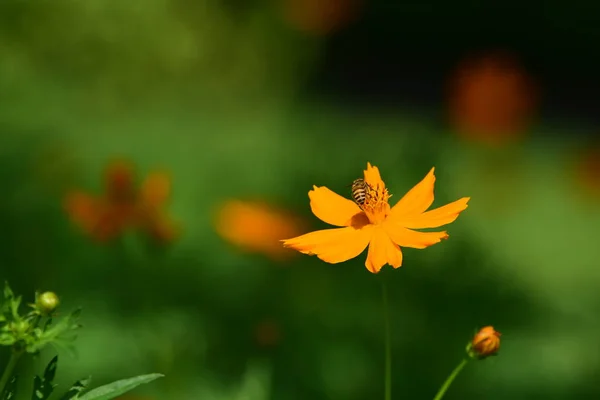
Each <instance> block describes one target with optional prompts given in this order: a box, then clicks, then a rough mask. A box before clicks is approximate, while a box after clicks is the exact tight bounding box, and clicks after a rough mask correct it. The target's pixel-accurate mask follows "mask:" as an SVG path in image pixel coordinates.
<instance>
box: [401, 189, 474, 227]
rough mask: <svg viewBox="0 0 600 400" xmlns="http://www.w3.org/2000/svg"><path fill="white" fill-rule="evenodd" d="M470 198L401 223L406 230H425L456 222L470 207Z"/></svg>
mask: <svg viewBox="0 0 600 400" xmlns="http://www.w3.org/2000/svg"><path fill="white" fill-rule="evenodd" d="M469 200H470V197H463V198H462V199H460V200H456V201H454V202H452V203H450V204H446V205H445V206H442V207H438V208H435V209H433V210H430V211H427V212H425V213H423V214H420V215H415V216H414V217H404V218H402V220H401V221H399V223H401V224H402V226H404V227H406V228H412V229H423V228H437V227H439V226H443V225H447V224H449V223H451V222H454V221H455V220H456V218H458V214H460V213H461V212H462V211H464V210H465V209H466V208H467V207H468V204H467V203H468V202H469Z"/></svg>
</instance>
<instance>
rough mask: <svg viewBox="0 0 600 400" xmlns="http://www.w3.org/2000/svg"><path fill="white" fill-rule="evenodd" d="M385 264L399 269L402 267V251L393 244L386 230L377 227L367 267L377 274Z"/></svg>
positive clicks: (366, 263) (370, 245) (370, 247)
mask: <svg viewBox="0 0 600 400" xmlns="http://www.w3.org/2000/svg"><path fill="white" fill-rule="evenodd" d="M385 264H390V265H391V266H392V267H394V268H399V267H400V266H401V265H402V251H401V250H400V248H399V247H398V245H396V244H395V243H394V242H392V240H391V239H390V237H389V236H388V234H387V232H386V231H385V230H383V229H381V227H376V228H375V229H374V230H373V237H372V238H371V243H370V244H369V253H368V254H367V261H366V262H365V266H366V267H367V269H368V270H369V271H370V272H372V273H374V274H376V273H378V272H379V271H380V270H381V268H382V267H383V266H384V265H385Z"/></svg>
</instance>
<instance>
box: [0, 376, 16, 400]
mask: <svg viewBox="0 0 600 400" xmlns="http://www.w3.org/2000/svg"><path fill="white" fill-rule="evenodd" d="M17 378H18V377H17V375H14V376H13V377H12V378H10V380H9V381H8V383H7V384H6V386H5V387H4V390H3V391H2V393H1V394H0V400H13V399H15V398H16V396H17Z"/></svg>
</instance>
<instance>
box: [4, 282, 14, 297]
mask: <svg viewBox="0 0 600 400" xmlns="http://www.w3.org/2000/svg"><path fill="white" fill-rule="evenodd" d="M13 297H14V293H13V291H12V289H11V288H10V285H9V284H8V281H5V282H4V300H6V301H8V300H10V299H12V298H13Z"/></svg>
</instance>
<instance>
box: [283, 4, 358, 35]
mask: <svg viewBox="0 0 600 400" xmlns="http://www.w3.org/2000/svg"><path fill="white" fill-rule="evenodd" d="M361 5H362V0H283V2H282V6H283V15H284V19H285V20H286V21H287V23H288V24H290V25H291V26H292V27H293V28H295V29H297V30H299V31H302V32H303V33H306V34H309V35H316V36H322V35H327V34H330V33H332V32H335V31H337V30H339V29H340V28H343V27H344V26H346V25H347V24H349V23H350V22H352V21H353V20H354V19H355V18H356V17H357V16H358V12H359V11H360V8H361Z"/></svg>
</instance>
